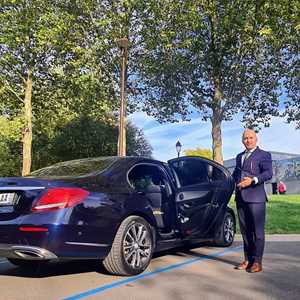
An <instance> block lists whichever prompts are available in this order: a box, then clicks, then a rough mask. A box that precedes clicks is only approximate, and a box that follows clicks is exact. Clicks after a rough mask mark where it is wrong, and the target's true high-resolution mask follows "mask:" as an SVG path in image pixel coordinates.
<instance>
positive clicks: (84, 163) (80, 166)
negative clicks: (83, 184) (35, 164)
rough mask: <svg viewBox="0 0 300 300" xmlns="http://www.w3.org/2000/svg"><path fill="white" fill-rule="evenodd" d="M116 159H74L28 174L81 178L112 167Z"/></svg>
mask: <svg viewBox="0 0 300 300" xmlns="http://www.w3.org/2000/svg"><path fill="white" fill-rule="evenodd" d="M117 160H118V157H98V158H85V159H76V160H71V161H66V162H61V163H57V164H55V165H52V166H49V167H46V168H42V169H39V170H36V171H34V172H32V173H30V175H29V176H33V177H48V176H53V177H65V176H83V175H87V174H91V173H96V172H97V173H100V172H102V171H104V170H105V169H106V168H108V167H109V166H110V165H112V164H113V163H114V162H115V161H117Z"/></svg>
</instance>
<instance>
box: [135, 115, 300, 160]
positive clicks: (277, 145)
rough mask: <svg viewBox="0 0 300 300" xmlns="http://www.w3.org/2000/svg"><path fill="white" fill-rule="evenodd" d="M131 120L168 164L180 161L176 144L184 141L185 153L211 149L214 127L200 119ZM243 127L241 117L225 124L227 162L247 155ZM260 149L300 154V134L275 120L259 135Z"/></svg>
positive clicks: (154, 150)
mask: <svg viewBox="0 0 300 300" xmlns="http://www.w3.org/2000/svg"><path fill="white" fill-rule="evenodd" d="M130 119H131V120H132V122H133V123H134V124H136V125H137V126H138V127H140V128H142V129H143V130H144V133H145V136H146V138H147V139H148V141H149V142H150V144H151V145H152V147H153V156H154V157H155V158H156V159H159V160H163V161H166V160H168V159H171V158H174V157H176V155H177V153H176V149H175V144H176V142H177V141H178V140H180V142H181V144H182V145H183V148H182V149H183V150H185V149H190V148H196V147H202V148H211V144H212V138H211V124H210V122H204V121H202V120H201V119H200V118H199V117H195V118H193V119H192V120H191V121H190V122H187V121H185V122H178V123H165V124H159V123H158V122H156V121H155V120H154V119H153V118H151V117H149V116H147V115H146V114H145V113H141V112H139V113H135V114H133V115H132V116H131V117H130ZM243 130H244V129H243V125H242V124H241V122H240V120H239V118H238V117H236V118H235V119H234V120H233V121H230V122H223V124H222V137H223V155H224V159H229V158H232V157H235V156H236V154H237V153H239V152H241V151H243V145H242V143H241V135H242V132H243ZM258 139H259V146H260V147H261V148H263V149H265V150H269V151H270V150H271V151H280V152H288V153H300V130H295V128H294V126H293V125H291V124H286V123H284V120H283V119H282V118H273V119H272V122H271V126H270V127H268V128H263V129H262V130H261V131H260V132H259V134H258Z"/></svg>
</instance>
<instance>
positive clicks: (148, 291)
mask: <svg viewBox="0 0 300 300" xmlns="http://www.w3.org/2000/svg"><path fill="white" fill-rule="evenodd" d="M299 250H300V235H271V236H267V242H266V249H265V256H264V263H263V267H264V270H263V272H261V273H255V274H249V273H247V272H245V271H238V270H234V266H235V265H236V264H237V263H238V262H239V261H240V259H241V258H242V243H241V239H240V237H239V236H237V238H236V241H235V243H234V244H233V245H232V246H231V247H229V248H216V247H207V246H202V247H197V248H193V249H189V250H184V249H177V250H174V251H173V250H172V251H167V252H162V253H159V254H156V255H155V257H154V258H153V259H152V261H151V264H150V266H149V268H148V269H147V270H146V271H145V272H144V273H142V274H140V275H138V276H134V277H118V276H111V275H109V274H107V273H106V272H105V270H104V269H103V268H102V267H101V266H100V264H95V263H90V262H70V263H61V264H54V265H48V266H45V267H43V268H41V269H39V270H36V271H24V270H22V269H20V268H18V267H15V266H13V265H12V264H10V263H9V262H8V261H7V260H5V259H2V258H0V286H1V292H0V300H27V299H28V300H35V299H38V300H41V299H47V300H52V299H68V300H77V299H109V300H110V299H112V300H117V299H122V300H127V299H128V300H129V299H130V300H131V299H137V300H140V299H141V300H148V299H149V300H150V299H151V300H154V299H155V300H163V299H172V300H181V299H182V300H183V299H184V300H187V299H197V300H199V299H200V300H201V299H212V300H215V299H233V300H235V299H255V300H260V299H285V300H290V299H291V300H293V299H295V300H296V299H297V300H298V299H300V256H299V252H300V251H299Z"/></svg>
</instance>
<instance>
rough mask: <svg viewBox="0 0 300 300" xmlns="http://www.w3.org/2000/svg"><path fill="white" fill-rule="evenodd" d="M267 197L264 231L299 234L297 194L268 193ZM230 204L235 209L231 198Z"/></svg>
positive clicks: (299, 211) (299, 202) (299, 204)
mask: <svg viewBox="0 0 300 300" xmlns="http://www.w3.org/2000/svg"><path fill="white" fill-rule="evenodd" d="M268 198H269V201H268V203H267V221H266V233H269V234H299V233H300V226H299V222H298V218H299V214H300V198H299V195H270V196H268ZM230 204H231V207H232V208H233V209H234V210H236V207H235V202H234V200H233V199H232V200H231V202H230ZM237 225H238V224H237Z"/></svg>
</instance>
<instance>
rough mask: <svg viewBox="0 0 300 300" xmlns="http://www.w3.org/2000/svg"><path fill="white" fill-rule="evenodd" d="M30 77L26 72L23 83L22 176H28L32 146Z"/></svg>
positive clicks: (29, 72) (29, 73)
mask: <svg viewBox="0 0 300 300" xmlns="http://www.w3.org/2000/svg"><path fill="white" fill-rule="evenodd" d="M31 98H32V77H31V71H28V75H27V79H26V83H25V99H24V106H25V107H24V121H25V128H24V132H23V168H22V176H25V175H28V174H29V173H30V168H31V146H32V106H31Z"/></svg>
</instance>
